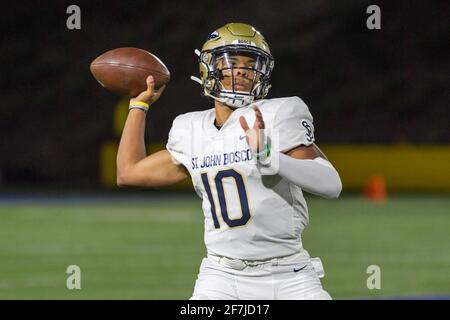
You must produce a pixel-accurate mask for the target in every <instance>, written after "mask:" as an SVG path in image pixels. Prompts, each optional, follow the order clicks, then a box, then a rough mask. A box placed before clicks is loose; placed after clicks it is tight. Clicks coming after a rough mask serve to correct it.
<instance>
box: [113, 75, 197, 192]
mask: <svg viewBox="0 0 450 320" xmlns="http://www.w3.org/2000/svg"><path fill="white" fill-rule="evenodd" d="M147 86H148V87H147V90H146V91H144V92H142V93H141V94H140V95H139V96H137V97H136V98H134V99H131V101H144V102H148V103H154V102H155V101H156V100H157V99H158V98H159V96H160V95H161V93H162V91H163V90H164V87H163V88H161V89H160V90H159V91H157V92H155V91H154V90H153V86H154V81H153V79H152V78H151V77H149V78H148V79H147ZM145 120H146V113H145V112H143V111H142V110H138V109H131V110H130V111H129V113H128V117H127V120H126V122H125V127H124V129H123V132H122V137H121V139H120V144H119V150H118V152H117V185H118V186H120V187H126V186H135V187H158V186H166V185H171V184H175V183H177V182H180V181H182V180H184V179H186V178H187V177H188V176H189V174H188V172H187V170H186V169H185V168H184V166H182V165H176V164H175V163H173V161H172V158H171V155H170V153H169V152H168V151H167V150H162V151H158V152H155V153H153V154H151V155H149V156H146V151H145V140H144V133H145Z"/></svg>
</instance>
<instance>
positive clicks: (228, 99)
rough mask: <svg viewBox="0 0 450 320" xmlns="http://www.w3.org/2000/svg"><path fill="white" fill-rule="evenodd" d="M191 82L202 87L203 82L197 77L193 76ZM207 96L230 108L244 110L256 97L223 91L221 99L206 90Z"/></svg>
mask: <svg viewBox="0 0 450 320" xmlns="http://www.w3.org/2000/svg"><path fill="white" fill-rule="evenodd" d="M191 80H193V81H195V82H197V83H199V84H200V85H202V80H200V79H199V78H197V77H194V76H191ZM204 93H205V96H208V97H211V98H213V99H214V100H216V101H219V102H221V103H223V104H225V105H227V106H229V107H232V108H242V107H245V106H248V105H249V104H251V103H252V102H253V101H254V100H255V97H254V96H250V95H248V94H239V92H237V93H236V92H226V91H221V93H220V96H219V97H215V96H213V95H212V94H210V93H209V92H208V90H206V89H205V90H204Z"/></svg>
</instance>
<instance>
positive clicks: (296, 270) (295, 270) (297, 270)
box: [294, 265, 307, 272]
mask: <svg viewBox="0 0 450 320" xmlns="http://www.w3.org/2000/svg"><path fill="white" fill-rule="evenodd" d="M306 266H307V265H306ZM306 266H304V267H303V268H300V269H295V268H294V272H299V271H301V270H303V269H305V268H306Z"/></svg>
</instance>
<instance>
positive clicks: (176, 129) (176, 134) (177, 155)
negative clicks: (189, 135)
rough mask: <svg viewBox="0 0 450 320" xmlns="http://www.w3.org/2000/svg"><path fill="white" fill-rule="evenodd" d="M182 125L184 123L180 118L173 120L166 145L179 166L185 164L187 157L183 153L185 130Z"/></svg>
mask: <svg viewBox="0 0 450 320" xmlns="http://www.w3.org/2000/svg"><path fill="white" fill-rule="evenodd" d="M181 123H182V122H181V121H180V119H179V117H176V118H175V119H174V120H173V123H172V127H171V128H170V131H169V136H168V139H167V144H166V149H167V151H169V153H170V155H171V156H172V161H173V162H174V163H175V164H177V165H179V164H183V160H184V157H185V154H184V152H183V134H182V131H183V130H182V127H181Z"/></svg>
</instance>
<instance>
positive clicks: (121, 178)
mask: <svg viewBox="0 0 450 320" xmlns="http://www.w3.org/2000/svg"><path fill="white" fill-rule="evenodd" d="M116 184H117V186H118V187H119V188H125V187H127V186H128V184H127V183H126V178H125V177H124V176H123V175H119V174H117V178H116Z"/></svg>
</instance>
